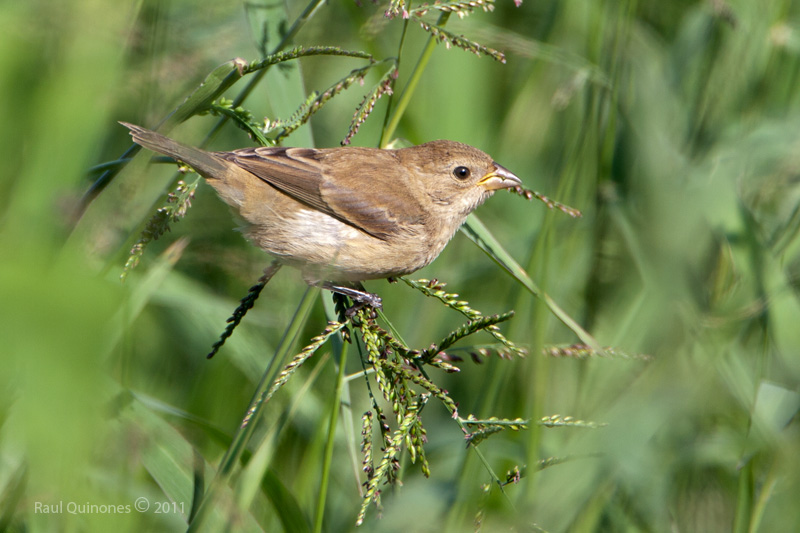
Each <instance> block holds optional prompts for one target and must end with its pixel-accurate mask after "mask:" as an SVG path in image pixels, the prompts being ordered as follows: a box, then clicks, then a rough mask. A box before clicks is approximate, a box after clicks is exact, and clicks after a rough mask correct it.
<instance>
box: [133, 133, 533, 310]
mask: <svg viewBox="0 0 800 533" xmlns="http://www.w3.org/2000/svg"><path fill="white" fill-rule="evenodd" d="M121 124H122V125H124V126H125V127H127V128H129V129H130V130H131V136H132V137H133V140H134V141H135V142H136V143H138V144H140V145H142V146H144V147H145V148H149V149H150V150H153V151H155V152H158V153H161V154H165V155H168V156H170V157H172V158H173V159H176V160H179V161H183V162H184V163H186V164H188V165H189V166H191V167H192V168H193V169H194V170H195V171H197V173H198V174H200V175H201V176H203V177H204V178H205V179H206V180H207V181H208V183H209V184H210V185H211V186H212V187H214V189H216V191H217V193H218V194H219V196H220V197H221V198H222V199H223V200H224V201H225V202H227V203H228V204H229V205H231V206H232V207H235V208H236V209H237V210H238V211H239V213H240V214H241V216H242V217H243V218H244V219H245V220H246V221H247V223H248V226H247V228H245V230H244V233H245V235H246V236H247V237H248V238H249V239H250V240H251V241H252V242H253V243H254V244H256V245H257V246H259V247H260V248H262V249H263V250H264V251H266V252H267V253H269V254H270V255H272V256H273V257H275V258H276V259H277V260H278V261H279V262H280V263H283V264H287V265H290V266H294V267H296V268H299V269H300V270H301V271H302V273H303V278H304V279H305V280H306V282H307V283H309V284H310V285H318V286H321V287H323V288H326V289H329V290H332V291H334V292H338V293H341V294H345V295H347V296H350V297H352V298H353V299H354V300H355V301H357V302H360V303H362V304H364V303H365V304H368V305H371V306H373V307H379V306H380V304H381V300H380V298H378V297H377V296H375V295H373V294H370V293H368V292H366V291H364V289H363V286H362V285H361V283H360V282H361V281H364V280H368V279H380V278H392V277H395V276H402V275H405V274H410V273H412V272H414V271H416V270H419V269H420V268H422V267H424V266H426V265H428V264H429V263H430V262H431V261H433V260H434V259H435V258H436V257H437V256H438V255H439V253H441V251H442V250H443V249H444V247H445V245H446V244H447V242H448V241H449V240H450V239H451V238H452V237H453V235H454V234H455V232H456V230H458V228H459V227H460V226H461V224H463V223H464V220H466V218H467V215H469V214H470V213H471V212H472V211H473V210H474V209H475V208H476V207H478V206H479V205H481V204H482V203H483V202H484V201H485V200H486V199H487V198H489V197H490V196H491V195H492V194H494V191H495V190H497V189H507V188H513V187H516V186H519V185H521V182H520V180H519V178H518V177H516V176H515V175H514V174H512V173H511V172H509V171H508V170H506V169H505V168H503V167H502V166H500V165H498V164H497V163H495V162H494V161H493V160H492V158H491V157H489V156H488V155H486V154H485V153H483V152H481V151H480V150H478V149H477V148H473V147H471V146H468V145H466V144H461V143H458V142H454V141H432V142H428V143H425V144H421V145H419V146H412V147H409V148H401V149H399V150H382V149H378V148H358V147H345V148H323V149H313V148H265V147H258V148H242V149H240V150H234V151H232V152H209V151H206V150H201V149H200V148H194V147H190V146H185V145H183V144H180V143H178V142H176V141H174V140H172V139H169V138H167V137H165V136H163V135H161V134H159V133H156V132H154V131H150V130H148V129H145V128H142V127H139V126H134V125H133V124H127V123H124V122H122V123H121Z"/></svg>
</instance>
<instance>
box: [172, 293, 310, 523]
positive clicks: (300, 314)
mask: <svg viewBox="0 0 800 533" xmlns="http://www.w3.org/2000/svg"><path fill="white" fill-rule="evenodd" d="M318 293H319V289H318V288H315V287H309V288H307V289H306V292H305V294H304V295H303V298H302V300H300V305H298V307H297V310H296V311H295V314H294V316H293V317H292V320H291V322H290V323H289V325H288V327H287V328H286V331H285V332H284V334H283V338H282V339H281V342H280V344H279V345H278V348H277V349H276V350H275V355H274V356H273V357H272V359H271V360H270V362H269V364H268V365H267V368H266V370H265V371H264V375H263V376H262V378H261V382H260V383H259V384H258V387H257V388H256V391H255V393H254V394H253V399H252V401H251V402H250V406H249V407H248V409H247V413H246V414H245V417H244V419H243V420H242V424H241V425H240V426H239V429H238V430H237V431H236V434H235V435H234V437H233V441H232V442H231V445H230V447H229V448H228V450H227V451H226V452H225V456H224V457H223V458H222V460H221V461H220V464H219V468H218V469H217V474H216V476H214V479H213V480H212V482H211V483H210V484H209V487H208V491H207V492H206V495H205V497H204V498H203V502H202V503H201V504H200V508H199V509H198V511H197V515H196V516H195V519H194V520H193V521H192V522H191V523H190V524H189V528H188V530H187V531H189V532H193V531H200V529H201V528H202V527H203V526H204V525H206V524H205V521H206V520H207V518H208V517H209V516H210V513H211V510H212V507H213V506H214V500H215V498H216V492H217V491H218V490H219V489H220V488H221V487H223V486H225V485H226V484H227V483H228V482H229V481H230V479H231V477H232V475H233V472H234V469H235V467H236V465H237V464H238V463H239V461H240V460H241V457H242V453H243V452H244V450H245V448H246V447H247V444H248V442H249V441H250V438H251V437H252V436H253V431H254V430H255V423H256V421H257V420H258V418H259V415H260V414H261V411H262V410H263V408H264V406H265V405H266V402H267V400H268V399H269V398H268V397H267V393H268V392H269V390H270V386H271V385H272V383H273V381H274V380H275V378H276V377H277V375H278V373H279V372H280V370H281V369H282V368H283V367H284V366H285V363H286V361H287V360H288V358H289V354H290V352H291V349H292V346H293V345H294V343H295V340H296V338H297V336H298V334H299V333H300V331H301V330H302V328H303V326H304V325H305V323H306V321H307V320H308V316H309V315H310V313H311V308H312V307H313V305H314V303H315V301H316V297H317V295H318Z"/></svg>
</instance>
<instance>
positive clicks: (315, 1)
mask: <svg viewBox="0 0 800 533" xmlns="http://www.w3.org/2000/svg"><path fill="white" fill-rule="evenodd" d="M324 3H325V0H311V2H310V3H309V4H308V5H307V6H306V8H305V9H304V10H303V12H302V13H300V15H299V16H298V17H297V18H296V19H295V21H294V23H293V24H292V27H291V28H289V31H287V32H286V35H284V36H283V39H281V41H280V42H279V43H278V44H277V45H276V46H275V48H274V49H273V50H272V52H271V53H272V54H276V53H278V52H280V51H281V50H283V49H284V48H285V47H286V45H288V44H289V43H290V42H292V39H294V36H295V35H297V32H299V31H300V28H302V27H303V25H304V24H305V23H306V22H308V21H309V20H310V19H311V17H313V16H314V14H315V13H316V12H317V10H318V9H319V8H320V7H321V6H322V4H324ZM268 70H269V67H267V68H264V69H262V70H259V71H258V72H256V73H255V74H254V75H253V78H252V79H251V80H250V81H249V82H248V84H247V85H246V86H245V88H244V89H242V91H241V92H240V93H239V94H237V95H236V98H234V99H233V106H232V107H233V108H237V107H239V106H240V105H242V103H243V102H244V101H245V100H246V99H247V97H248V96H250V93H251V92H253V90H254V89H255V88H256V85H258V84H259V83H260V82H261V79H262V78H263V77H264V76H265V75H266V74H267V71H268ZM227 121H228V117H227V116H223V117H220V119H219V120H218V121H217V122H216V124H214V126H213V127H212V128H211V130H210V131H209V132H208V135H206V136H205V138H203V142H202V143H201V144H200V147H201V148H202V147H205V146H207V145H208V143H210V142H211V140H212V139H213V138H214V137H215V136H216V135H217V133H218V132H219V130H220V129H222V126H223V125H225V122H227Z"/></svg>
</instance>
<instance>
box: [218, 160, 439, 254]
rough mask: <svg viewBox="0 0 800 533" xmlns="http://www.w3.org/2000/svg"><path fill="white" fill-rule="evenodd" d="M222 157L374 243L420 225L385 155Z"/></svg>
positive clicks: (400, 175)
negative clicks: (360, 232)
mask: <svg viewBox="0 0 800 533" xmlns="http://www.w3.org/2000/svg"><path fill="white" fill-rule="evenodd" d="M221 154H225V157H226V159H229V160H230V161H232V162H234V163H236V164H237V165H239V166H240V167H242V168H244V169H245V170H247V171H249V172H250V173H252V174H253V175H255V176H256V177H258V178H259V179H261V180H263V181H264V182H266V183H268V184H270V185H272V186H273V187H275V188H276V189H278V190H280V191H282V192H283V193H285V194H287V195H289V196H291V197H292V198H294V199H296V200H299V201H300V202H303V203H304V204H306V205H308V206H310V207H313V208H315V209H318V210H319V211H322V212H323V213H326V214H328V215H330V216H332V217H335V218H337V219H339V220H341V221H342V222H345V223H346V224H350V225H351V226H354V227H356V228H358V229H360V230H361V231H364V232H365V233H368V234H369V235H372V236H373V237H376V238H378V239H381V240H386V239H388V238H389V237H391V236H392V235H393V234H395V233H397V232H398V231H399V230H400V228H408V229H410V228H412V227H413V226H415V225H418V224H421V223H422V217H423V214H424V213H423V212H422V208H421V206H420V205H419V204H418V203H417V202H416V201H415V195H413V194H409V190H408V189H409V187H410V186H411V183H410V182H409V179H408V177H407V176H406V175H405V174H404V171H403V169H402V167H401V166H400V165H399V164H398V163H397V161H396V160H394V158H393V157H392V156H391V155H390V153H388V151H387V150H377V149H369V148H338V149H321V150H315V149H312V148H282V147H281V148H245V149H242V150H236V151H234V152H227V153H224V152H223V153H221ZM387 158H389V159H387ZM354 170H355V171H354Z"/></svg>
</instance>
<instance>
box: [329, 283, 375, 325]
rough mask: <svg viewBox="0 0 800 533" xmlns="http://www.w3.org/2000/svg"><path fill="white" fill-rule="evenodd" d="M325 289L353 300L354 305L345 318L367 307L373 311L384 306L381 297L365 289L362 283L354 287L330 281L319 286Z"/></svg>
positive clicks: (347, 311) (346, 312)
mask: <svg viewBox="0 0 800 533" xmlns="http://www.w3.org/2000/svg"><path fill="white" fill-rule="evenodd" d="M319 286H320V287H322V288H323V289H327V290H329V291H331V292H335V293H336V294H341V295H343V296H347V297H349V298H350V299H351V300H353V305H352V306H351V307H349V308H348V309H347V310H346V311H345V316H348V317H351V316H353V315H355V314H356V313H357V312H359V311H360V310H362V309H364V308H365V307H371V308H373V309H380V308H381V306H382V305H383V301H382V300H381V297H380V296H378V295H377V294H372V293H371V292H367V291H366V290H365V289H364V286H363V285H361V283H355V284H353V285H352V286H350V285H344V284H336V283H332V282H330V281H325V282H323V283H321V284H319Z"/></svg>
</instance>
